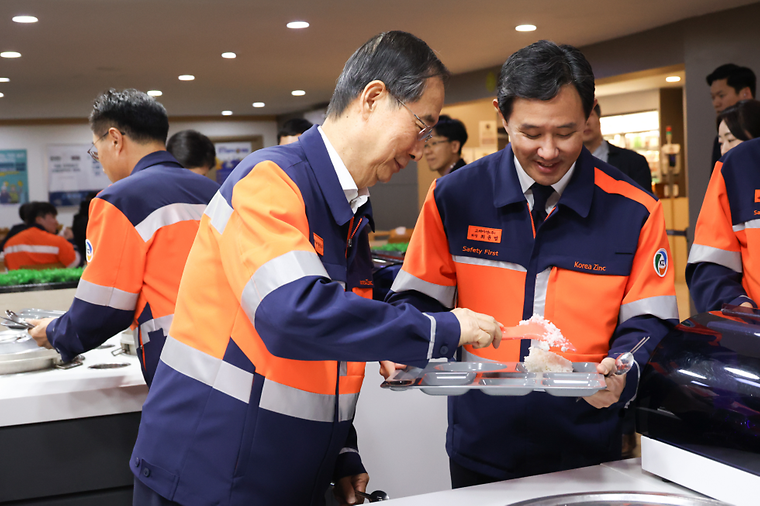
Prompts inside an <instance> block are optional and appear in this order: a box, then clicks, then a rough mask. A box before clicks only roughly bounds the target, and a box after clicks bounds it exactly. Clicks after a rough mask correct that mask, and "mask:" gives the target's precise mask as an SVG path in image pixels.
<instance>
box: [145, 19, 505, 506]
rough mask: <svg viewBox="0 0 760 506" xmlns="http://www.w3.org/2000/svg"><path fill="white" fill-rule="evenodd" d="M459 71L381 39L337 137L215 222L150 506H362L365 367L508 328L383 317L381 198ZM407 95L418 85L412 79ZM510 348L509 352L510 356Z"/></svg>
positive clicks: (318, 143)
mask: <svg viewBox="0 0 760 506" xmlns="http://www.w3.org/2000/svg"><path fill="white" fill-rule="evenodd" d="M446 75H447V70H446V68H445V67H444V66H443V64H442V63H441V62H440V61H439V60H438V58H437V57H436V56H435V53H433V52H432V50H431V49H430V48H429V47H428V46H427V44H425V43H424V42H423V41H421V40H420V39H418V38H416V37H414V36H413V35H411V34H408V33H404V32H388V33H383V34H380V35H378V36H376V37H373V38H372V39H371V40H370V41H368V42H367V43H366V44H365V45H364V46H362V47H361V48H360V49H359V50H357V51H356V53H354V55H353V56H352V57H351V58H350V59H349V61H348V62H347V63H346V66H345V69H344V71H343V74H342V75H341V77H340V78H339V79H338V84H337V86H336V89H335V93H334V95H333V99H332V100H331V102H330V106H329V107H328V114H327V119H326V120H325V123H324V125H322V126H321V127H317V126H315V127H312V128H311V129H309V130H308V131H307V132H305V133H304V134H303V135H302V136H301V137H300V138H299V140H298V141H297V142H295V143H293V144H289V145H287V146H275V147H272V148H267V149H263V150H260V151H257V152H255V153H252V154H251V155H249V156H248V157H247V158H245V159H244V160H243V161H242V162H241V163H240V164H239V165H238V166H237V167H236V168H235V169H234V170H233V172H232V173H231V174H230V176H229V177H228V178H227V180H226V181H225V182H224V184H223V185H222V187H221V189H220V190H219V192H218V193H217V194H216V196H215V197H214V199H213V200H212V201H211V204H210V205H209V207H208V209H207V210H206V213H205V215H204V216H203V218H202V219H201V225H200V229H199V230H198V237H197V238H196V241H195V244H194V245H193V248H192V251H191V252H190V256H189V258H188V261H187V267H186V268H185V274H184V276H183V278H182V283H181V285H180V290H179V296H178V299H177V310H176V313H175V318H174V322H173V323H172V326H171V330H170V337H169V338H168V339H167V342H166V346H165V347H164V352H163V354H162V355H161V361H160V363H159V365H158V369H157V370H156V376H155V378H154V381H153V387H152V388H151V391H150V393H149V394H148V399H147V400H146V402H145V405H144V406H143V412H142V420H141V423H140V432H139V435H138V438H137V443H136V444H135V449H134V452H133V454H132V462H131V464H130V468H131V469H132V471H133V473H134V474H135V477H136V481H135V492H134V497H135V504H162V505H168V504H172V505H175V504H180V505H183V506H195V505H208V506H210V505H225V506H227V505H251V504H261V505H264V504H287V505H315V506H318V505H321V504H324V501H325V493H326V491H327V489H328V486H329V484H330V482H331V481H332V482H334V483H335V484H336V487H335V492H336V494H337V496H338V497H339V499H340V500H341V501H342V502H343V503H344V504H346V503H348V504H356V503H357V502H361V499H358V500H357V496H356V491H364V490H365V487H366V485H367V482H368V479H369V478H368V475H367V474H366V473H365V472H364V468H363V466H362V464H361V459H360V458H359V454H358V449H357V441H356V433H355V432H354V430H353V418H354V411H355V409H356V402H357V398H358V394H359V390H360V388H361V384H362V380H363V377H364V362H365V361H376V360H381V359H392V360H395V361H398V362H406V363H410V364H416V365H421V366H422V365H424V364H426V363H427V362H428V360H430V359H431V358H438V357H450V356H452V355H453V354H454V351H455V350H456V348H457V346H458V345H459V344H460V343H476V344H477V346H486V345H488V344H489V343H490V342H491V340H492V339H493V338H497V339H499V338H500V336H501V332H500V330H499V328H498V324H497V323H496V321H495V320H494V319H493V318H490V317H485V316H483V315H476V314H475V313H472V312H470V311H468V310H463V309H459V310H455V311H453V312H451V313H448V312H447V313H438V314H435V315H431V314H423V313H421V312H420V311H417V310H416V309H414V308H412V307H406V308H400V309H399V308H395V307H393V306H390V305H388V304H385V303H383V302H380V301H375V300H372V295H371V292H372V261H371V256H370V250H369V242H368V233H369V229H370V227H371V226H372V221H371V218H372V214H371V208H370V203H369V200H368V191H367V188H368V187H369V186H372V185H373V184H375V183H376V182H377V181H378V180H380V181H388V180H389V179H390V177H391V176H392V175H393V174H395V173H396V172H398V171H399V170H401V169H402V168H403V167H404V166H405V165H406V164H407V163H408V162H409V160H410V159H418V158H419V157H420V156H421V155H422V145H423V142H424V139H425V138H426V136H427V134H428V132H429V131H430V128H429V125H434V124H435V123H436V121H437V119H438V114H439V113H440V110H441V107H442V106H443V93H444V89H443V79H444V78H445V77H446ZM402 77H403V79H402ZM496 343H497V344H498V341H496Z"/></svg>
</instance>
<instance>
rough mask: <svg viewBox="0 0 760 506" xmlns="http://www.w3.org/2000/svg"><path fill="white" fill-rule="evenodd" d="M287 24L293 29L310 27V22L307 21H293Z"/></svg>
mask: <svg viewBox="0 0 760 506" xmlns="http://www.w3.org/2000/svg"><path fill="white" fill-rule="evenodd" d="M286 26H287V27H288V28H292V29H293V30H300V29H301V28H309V23H307V22H306V21H291V22H290V23H288V24H287V25H286Z"/></svg>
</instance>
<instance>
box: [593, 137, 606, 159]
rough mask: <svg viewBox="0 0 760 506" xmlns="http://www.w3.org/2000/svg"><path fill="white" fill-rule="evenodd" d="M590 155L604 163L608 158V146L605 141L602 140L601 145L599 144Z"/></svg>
mask: <svg viewBox="0 0 760 506" xmlns="http://www.w3.org/2000/svg"><path fill="white" fill-rule="evenodd" d="M591 154H592V155H594V156H595V157H597V158H598V159H600V160H601V161H603V162H606V161H607V160H609V158H610V144H609V143H608V142H607V141H605V140H602V143H601V144H599V147H598V148H596V150H595V151H594V152H593V153H591Z"/></svg>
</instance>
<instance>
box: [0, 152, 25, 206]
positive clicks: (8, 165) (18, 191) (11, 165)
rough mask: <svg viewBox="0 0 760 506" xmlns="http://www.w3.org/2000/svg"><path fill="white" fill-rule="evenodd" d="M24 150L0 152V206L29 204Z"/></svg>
mask: <svg viewBox="0 0 760 506" xmlns="http://www.w3.org/2000/svg"><path fill="white" fill-rule="evenodd" d="M28 183H29V179H28V172H27V170H26V150H25V149H3V150H0V204H23V203H25V202H29V185H28Z"/></svg>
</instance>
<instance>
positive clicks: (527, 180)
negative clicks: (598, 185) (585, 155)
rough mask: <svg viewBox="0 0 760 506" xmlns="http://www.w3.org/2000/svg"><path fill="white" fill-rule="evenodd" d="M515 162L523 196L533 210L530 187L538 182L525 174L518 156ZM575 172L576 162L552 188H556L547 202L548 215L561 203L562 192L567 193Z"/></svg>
mask: <svg viewBox="0 0 760 506" xmlns="http://www.w3.org/2000/svg"><path fill="white" fill-rule="evenodd" d="M514 160H515V168H516V169H517V179H518V180H519V181H520V188H521V189H522V192H523V194H525V198H526V200H527V201H528V203H529V204H530V208H531V209H533V190H531V189H530V187H531V186H533V183H535V182H536V181H535V180H534V179H533V178H532V177H530V176H529V175H528V173H527V172H525V169H523V167H522V165H520V161H519V160H518V159H517V157H516V156H514ZM574 171H575V162H573V164H572V165H571V166H570V170H568V171H567V173H566V174H565V175H564V176H562V179H560V180H559V181H557V182H556V183H554V184H553V185H552V188H554V194H553V195H552V196H551V197H549V199H548V200H547V201H546V212H547V213H550V212H551V210H552V209H554V206H556V205H557V202H559V198H560V197H561V196H562V192H564V191H565V188H567V185H568V183H569V182H570V178H572V177H573V172H574Z"/></svg>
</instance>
